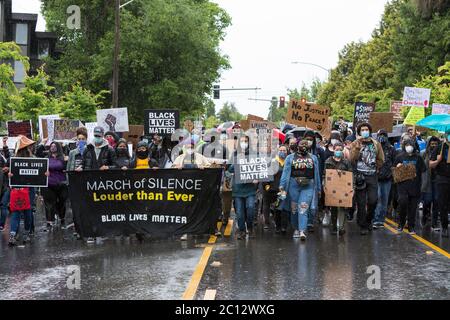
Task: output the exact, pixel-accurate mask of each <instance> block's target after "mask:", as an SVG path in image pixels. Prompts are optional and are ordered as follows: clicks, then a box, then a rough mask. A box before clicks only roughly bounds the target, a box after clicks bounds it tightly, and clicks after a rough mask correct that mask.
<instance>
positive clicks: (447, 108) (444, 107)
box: [431, 103, 450, 114]
mask: <svg viewBox="0 0 450 320" xmlns="http://www.w3.org/2000/svg"><path fill="white" fill-rule="evenodd" d="M431 113H432V114H450V105H449V104H439V103H433V110H432V112H431Z"/></svg>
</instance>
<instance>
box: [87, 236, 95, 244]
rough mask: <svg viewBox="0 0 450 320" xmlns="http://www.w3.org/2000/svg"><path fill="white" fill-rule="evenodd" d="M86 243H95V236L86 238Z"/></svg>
mask: <svg viewBox="0 0 450 320" xmlns="http://www.w3.org/2000/svg"><path fill="white" fill-rule="evenodd" d="M86 243H87V244H94V243H95V238H93V237H89V238H87V240H86Z"/></svg>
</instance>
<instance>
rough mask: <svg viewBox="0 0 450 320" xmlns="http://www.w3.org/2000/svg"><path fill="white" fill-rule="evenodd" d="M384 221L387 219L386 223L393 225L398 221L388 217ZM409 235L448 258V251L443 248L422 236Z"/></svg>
mask: <svg viewBox="0 0 450 320" xmlns="http://www.w3.org/2000/svg"><path fill="white" fill-rule="evenodd" d="M386 221H387V222H388V223H390V224H391V225H394V226H396V227H398V223H396V222H394V221H392V220H390V219H387V218H386ZM411 236H412V237H413V238H414V239H416V240H417V241H419V242H421V243H423V244H424V245H426V246H427V247H429V248H431V249H433V250H435V251H437V252H439V253H440V254H442V255H443V256H445V257H447V258H449V259H450V253H448V252H447V251H445V250H444V249H441V248H439V247H438V246H436V245H434V244H432V243H431V242H429V241H427V240H425V239H424V238H422V237H419V236H418V235H417V234H411Z"/></svg>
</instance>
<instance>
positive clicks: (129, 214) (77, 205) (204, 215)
mask: <svg viewBox="0 0 450 320" xmlns="http://www.w3.org/2000/svg"><path fill="white" fill-rule="evenodd" d="M221 178H222V169H204V170H198V169H192V170H190V169H186V170H178V169H165V170H127V171H122V170H111V171H84V172H70V173H69V193H70V200H71V203H72V208H73V213H74V217H75V221H77V223H78V228H79V230H80V233H81V235H82V236H83V237H97V236H108V235H127V234H132V233H143V234H149V235H151V236H152V237H155V238H163V237H170V236H172V235H182V234H208V233H210V232H212V231H214V226H215V224H216V222H217V219H218V217H219V215H220V212H221V202H220V184H221Z"/></svg>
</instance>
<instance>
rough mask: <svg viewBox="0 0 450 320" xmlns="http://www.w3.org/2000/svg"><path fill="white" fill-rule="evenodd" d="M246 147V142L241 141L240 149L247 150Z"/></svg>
mask: <svg viewBox="0 0 450 320" xmlns="http://www.w3.org/2000/svg"><path fill="white" fill-rule="evenodd" d="M247 148H248V143H246V142H241V149H242V150H247Z"/></svg>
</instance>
